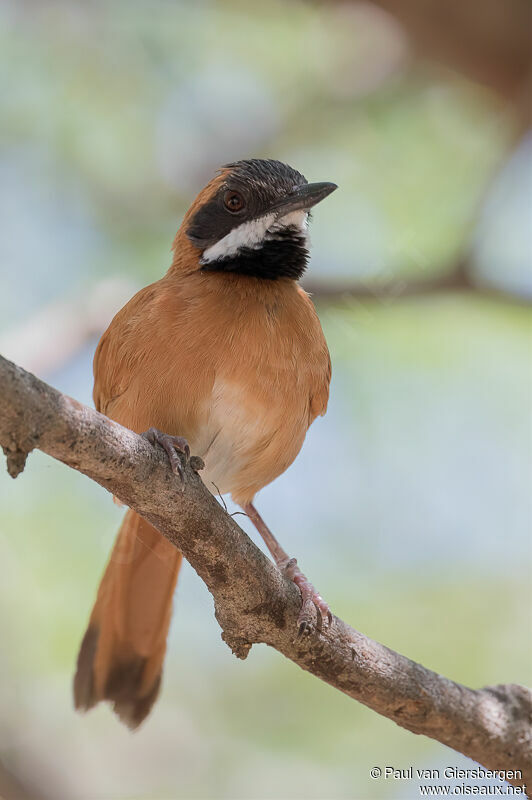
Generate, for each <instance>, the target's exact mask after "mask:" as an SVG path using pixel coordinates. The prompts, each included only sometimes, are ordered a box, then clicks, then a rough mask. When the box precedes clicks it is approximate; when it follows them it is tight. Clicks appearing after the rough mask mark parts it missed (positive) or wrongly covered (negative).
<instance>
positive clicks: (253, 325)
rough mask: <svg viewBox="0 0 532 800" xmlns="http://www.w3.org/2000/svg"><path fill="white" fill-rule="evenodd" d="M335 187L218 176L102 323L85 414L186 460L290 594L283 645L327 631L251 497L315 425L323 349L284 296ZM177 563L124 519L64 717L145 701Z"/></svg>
mask: <svg viewBox="0 0 532 800" xmlns="http://www.w3.org/2000/svg"><path fill="white" fill-rule="evenodd" d="M336 188H337V185H336V184H334V183H330V182H323V183H309V182H308V181H307V179H306V178H305V177H304V176H303V175H302V174H301V173H300V172H298V171H297V170H295V169H293V168H292V167H290V166H288V165H287V164H284V163H282V162H281V161H277V160H274V159H258V158H252V159H245V160H242V161H236V162H232V163H230V164H226V165H225V166H223V167H222V168H221V169H220V170H219V171H218V172H217V173H216V175H215V176H214V177H213V178H212V180H210V182H209V183H208V184H207V185H206V186H205V188H204V189H203V190H202V191H200V193H199V195H198V196H197V198H196V199H195V200H194V202H193V203H192V205H191V206H190V208H189V209H188V211H187V212H186V214H185V216H184V218H183V221H182V224H181V226H180V228H179V230H178V232H177V234H176V236H175V239H174V242H173V245H172V251H173V258H172V262H171V265H170V268H169V269H168V272H167V273H166V274H165V275H164V276H163V277H162V278H161V279H160V280H158V281H156V282H155V283H152V284H151V285H149V286H147V287H145V288H143V289H141V290H140V291H139V292H138V293H137V294H135V296H134V297H133V298H132V299H131V300H130V301H129V302H128V303H127V304H126V305H125V306H124V307H123V308H122V309H121V310H120V311H119V312H118V313H117V314H116V316H115V317H114V318H113V320H112V321H111V323H110V325H109V327H108V328H107V330H106V331H105V333H104V334H103V336H102V338H101V339H100V341H99V343H98V346H97V348H96V352H95V356H94V392H93V399H94V403H95V406H96V409H97V410H98V411H100V412H102V413H103V414H105V415H107V416H108V417H110V418H111V419H113V420H116V421H117V422H118V423H120V424H121V425H124V426H126V427H128V428H130V429H131V430H133V431H135V432H136V433H139V434H142V435H143V436H144V437H145V438H146V439H148V441H149V442H151V444H152V445H153V446H154V447H162V448H163V449H164V451H165V452H166V453H167V455H168V459H169V462H170V465H171V468H172V471H173V472H174V473H175V479H176V483H178V482H180V481H183V480H184V465H185V464H186V462H187V461H188V459H189V458H190V455H191V453H193V454H195V455H197V456H199V457H200V458H201V459H202V460H203V462H204V469H203V471H202V473H201V475H202V479H203V481H204V483H205V485H206V486H207V488H209V489H210V491H211V492H212V493H213V494H221V495H223V494H226V493H229V494H231V496H232V499H233V500H234V501H235V502H236V503H237V504H238V505H239V506H241V508H242V509H243V511H244V513H245V514H247V515H248V516H249V518H250V520H251V521H252V522H253V524H254V525H255V527H256V528H257V530H258V531H259V533H260V534H261V536H262V537H263V539H264V541H265V544H266V546H267V547H268V549H269V551H270V553H271V555H272V557H273V559H274V561H275V563H276V564H277V566H278V567H279V569H280V570H281V571H282V572H283V573H284V575H285V576H286V577H287V578H288V579H290V580H292V581H293V582H294V583H295V584H296V585H297V586H298V587H299V589H300V593H301V601H302V605H301V612H300V614H299V618H298V628H297V633H296V635H297V636H307V635H310V634H315V633H316V632H318V631H321V630H322V628H323V626H330V625H331V624H333V617H332V614H331V611H330V609H329V606H328V604H327V603H326V601H325V600H323V598H322V597H321V595H320V594H319V593H318V592H317V591H316V590H315V589H314V587H313V586H312V584H311V583H310V582H309V581H308V579H307V578H306V577H305V575H304V574H303V573H302V572H301V571H300V569H299V567H298V565H297V561H296V559H295V558H290V557H289V556H288V554H287V553H286V551H285V550H284V549H283V548H282V547H281V545H280V544H279V542H278V541H277V539H276V538H275V537H274V535H273V533H272V532H271V530H270V529H269V528H268V526H267V525H266V523H265V522H264V520H263V519H262V517H261V516H260V514H259V512H258V511H257V509H256V507H255V505H254V503H253V500H254V497H255V495H256V494H257V492H258V491H259V490H260V489H262V488H263V487H264V486H266V485H267V484H269V483H271V481H273V480H274V479H275V478H277V477H278V476H279V475H281V474H282V473H283V472H284V471H285V470H286V469H287V467H288V466H289V465H290V464H291V463H292V462H293V461H294V459H295V458H296V456H297V454H298V453H299V451H300V449H301V447H302V445H303V441H304V439H305V435H306V433H307V430H308V428H309V426H310V425H311V423H312V422H313V421H314V420H315V419H316V417H318V416H319V415H323V414H325V411H326V409H327V403H328V397H329V384H330V379H331V360H330V356H329V351H328V348H327V343H326V341H325V337H324V334H323V331H322V328H321V324H320V321H319V319H318V315H317V312H316V310H315V307H314V305H313V303H312V300H311V298H310V296H309V295H308V294H307V293H306V292H305V291H304V290H303V288H302V287H301V286H300V285H299V280H300V278H301V277H302V275H303V273H304V272H305V269H306V267H307V264H308V260H309V239H308V227H309V218H310V211H311V208H313V207H314V206H315V205H316V204H317V203H319V202H320V201H321V200H323V199H324V198H325V197H327V196H328V195H329V194H330V193H331V192H333V191H334V190H335V189H336ZM181 562H182V555H181V552H180V551H179V550H178V549H177V548H176V547H175V546H174V545H173V544H171V543H170V542H169V541H168V540H167V539H166V538H165V537H164V536H163V535H162V534H160V533H159V532H158V531H157V530H156V529H155V528H153V527H152V526H151V525H150V524H149V523H148V522H147V521H146V520H144V519H143V518H142V517H141V516H139V515H138V514H136V513H135V512H134V511H132V510H131V509H129V510H127V512H126V514H125V517H124V520H123V522H122V525H121V527H120V530H119V532H118V535H117V538H116V541H115V544H114V547H113V550H112V552H111V555H110V558H109V561H108V564H107V567H106V569H105V571H104V574H103V577H102V579H101V582H100V586H99V589H98V592H97V596H96V600H95V603H94V607H93V610H92V613H91V615H90V619H89V622H88V627H87V630H86V632H85V635H84V637H83V640H82V643H81V646H80V650H79V656H78V660H77V669H76V674H75V677H74V685H73V690H74V704H75V707H76V708H77V709H78V710H82V711H86V710H88V709H90V708H92V707H93V706H95V705H96V704H97V703H98V702H100V701H109V702H110V703H111V705H112V707H113V710H114V711H115V712H116V714H117V715H118V717H119V719H120V720H121V721H122V722H124V723H125V724H126V725H128V726H129V727H130V728H132V729H134V728H136V727H138V726H139V725H140V723H141V722H143V720H144V719H145V718H146V716H147V715H148V714H149V712H150V710H151V708H152V706H153V704H154V702H155V700H156V698H157V695H158V693H159V690H160V686H161V678H162V671H163V661H164V657H165V652H166V643H167V635H168V630H169V626H170V620H171V616H172V606H173V596H174V589H175V586H176V582H177V576H178V573H179V569H180V566H181Z"/></svg>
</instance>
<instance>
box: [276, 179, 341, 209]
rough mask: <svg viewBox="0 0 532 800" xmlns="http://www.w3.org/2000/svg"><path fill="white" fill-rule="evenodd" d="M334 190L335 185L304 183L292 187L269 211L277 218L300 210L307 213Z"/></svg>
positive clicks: (336, 187)
mask: <svg viewBox="0 0 532 800" xmlns="http://www.w3.org/2000/svg"><path fill="white" fill-rule="evenodd" d="M335 189H338V186H337V185H336V184H335V183H304V184H302V185H301V186H294V190H293V191H292V192H290V194H288V195H287V196H286V197H283V199H282V200H279V201H278V202H277V203H275V204H274V205H273V206H272V207H271V208H270V209H269V211H274V212H275V213H276V214H277V215H278V216H284V215H285V214H290V212H291V211H299V210H300V209H304V210H305V211H308V210H309V209H310V208H312V206H315V205H316V203H319V202H320V201H321V200H324V199H325V198H326V197H327V196H328V195H330V194H331V192H334V190H335Z"/></svg>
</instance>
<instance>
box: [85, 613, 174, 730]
mask: <svg viewBox="0 0 532 800" xmlns="http://www.w3.org/2000/svg"><path fill="white" fill-rule="evenodd" d="M98 639H99V630H98V628H95V627H90V626H89V628H87V631H86V633H85V636H84V637H83V641H82V643H81V647H80V650H79V655H78V664H77V670H76V675H75V676H74V706H75V708H76V709H78V710H79V711H88V710H89V709H90V708H93V707H94V706H95V705H96V704H97V703H98V702H100V700H109V702H111V703H112V704H113V711H114V712H115V713H116V714H117V715H118V717H119V718H120V720H121V722H124V723H125V724H126V725H127V726H128V727H129V728H131V729H134V728H138V726H139V725H140V724H141V722H143V721H144V720H145V719H146V717H147V716H148V714H149V713H150V710H151V707H152V706H153V704H154V702H155V700H156V699H157V695H158V694H159V689H160V688H161V673H159V675H157V677H156V679H155V680H154V682H153V683H152V685H151V687H150V689H149V691H148V692H147V693H146V692H145V693H144V694H140V688H141V686H142V677H143V673H144V669H145V667H146V662H147V659H146V658H144V657H142V656H137V655H135V654H132V655H129V656H128V657H123V658H121V659H120V660H119V659H117V660H116V661H115V663H114V665H113V666H112V668H111V670H110V672H109V675H108V677H107V681H106V683H105V688H104V691H103V695H102V696H97V695H96V694H95V690H94V672H93V666H94V657H95V655H96V651H97V649H98Z"/></svg>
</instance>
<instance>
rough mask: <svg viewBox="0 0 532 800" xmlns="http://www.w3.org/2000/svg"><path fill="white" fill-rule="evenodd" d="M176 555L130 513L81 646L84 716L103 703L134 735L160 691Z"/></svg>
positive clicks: (77, 680)
mask: <svg viewBox="0 0 532 800" xmlns="http://www.w3.org/2000/svg"><path fill="white" fill-rule="evenodd" d="M181 561H182V555H181V552H180V551H179V550H178V549H177V548H175V547H174V546H173V545H172V544H171V543H170V542H169V541H168V540H167V539H165V538H164V536H162V535H161V534H160V533H159V532H158V531H157V530H155V528H153V527H152V526H151V525H150V524H149V523H148V522H146V521H145V520H143V519H142V517H139V516H138V514H135V512H134V511H128V512H127V514H126V516H125V517H124V521H123V523H122V526H121V528H120V531H119V532H118V536H117V539H116V542H115V545H114V548H113V551H112V553H111V557H110V559H109V563H108V565H107V568H106V570H105V573H104V576H103V578H102V580H101V583H100V588H99V590H98V596H97V598H96V603H95V604H94V608H93V610H92V614H91V617H90V621H89V625H88V628H87V631H86V633H85V636H84V637H83V641H82V643H81V647H80V651H79V656H78V666H77V671H76V675H75V677H74V704H75V706H76V708H77V709H81V710H84V711H87V710H88V709H89V708H92V707H93V706H95V705H96V703H99V702H100V700H109V701H111V703H113V709H114V711H115V712H116V713H117V714H118V716H119V717H120V719H121V720H122V722H125V723H126V724H127V725H129V727H131V728H136V727H137V725H140V723H141V722H142V720H143V719H144V718H145V717H146V716H147V715H148V714H149V712H150V709H151V707H152V705H153V703H154V702H155V699H156V697H157V694H158V692H159V687H160V684H161V675H162V668H163V661H164V655H165V652H166V638H167V634H168V628H169V627H170V619H171V615H172V597H173V594H174V589H175V585H176V581H177V575H178V573H179V568H180V566H181Z"/></svg>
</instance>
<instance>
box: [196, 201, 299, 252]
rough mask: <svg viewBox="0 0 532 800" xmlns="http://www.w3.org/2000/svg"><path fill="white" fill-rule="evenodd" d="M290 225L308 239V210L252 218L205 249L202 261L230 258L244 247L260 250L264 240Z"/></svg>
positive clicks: (274, 236)
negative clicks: (277, 215) (281, 215)
mask: <svg viewBox="0 0 532 800" xmlns="http://www.w3.org/2000/svg"><path fill="white" fill-rule="evenodd" d="M290 226H291V227H294V228H297V229H298V231H300V232H301V235H302V236H303V237H304V238H305V240H306V238H307V235H308V212H307V211H292V212H290V213H289V214H286V215H285V216H284V217H279V218H277V217H276V215H275V214H266V215H265V216H264V217H257V219H252V220H250V221H249V222H243V223H242V224H241V225H238V226H237V227H236V228H233V230H232V231H230V232H229V233H228V234H227V236H224V237H223V239H220V240H219V241H218V242H216V243H215V244H213V245H211V247H208V248H207V249H206V250H204V251H203V254H202V256H201V262H200V263H201V264H209V263H210V262H212V261H218V260H219V259H223V258H229V257H230V256H234V255H236V254H237V253H238V251H239V250H242V249H243V248H249V249H250V250H258V249H259V248H260V247H261V245H262V243H263V242H264V241H268V240H271V239H276V238H277V234H278V233H279V231H282V230H283V229H284V228H288V227H290Z"/></svg>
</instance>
